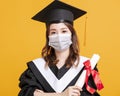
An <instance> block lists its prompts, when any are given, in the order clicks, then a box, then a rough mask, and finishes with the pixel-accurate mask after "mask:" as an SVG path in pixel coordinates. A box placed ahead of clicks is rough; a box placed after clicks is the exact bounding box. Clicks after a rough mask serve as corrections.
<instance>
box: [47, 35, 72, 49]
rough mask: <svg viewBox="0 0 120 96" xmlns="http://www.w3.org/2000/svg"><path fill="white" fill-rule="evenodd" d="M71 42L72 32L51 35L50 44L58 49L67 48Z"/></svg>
mask: <svg viewBox="0 0 120 96" xmlns="http://www.w3.org/2000/svg"><path fill="white" fill-rule="evenodd" d="M71 44H72V41H71V34H55V35H51V36H49V46H51V47H53V48H54V49H55V50H57V51H63V50H66V49H68V48H69V47H70V45H71Z"/></svg>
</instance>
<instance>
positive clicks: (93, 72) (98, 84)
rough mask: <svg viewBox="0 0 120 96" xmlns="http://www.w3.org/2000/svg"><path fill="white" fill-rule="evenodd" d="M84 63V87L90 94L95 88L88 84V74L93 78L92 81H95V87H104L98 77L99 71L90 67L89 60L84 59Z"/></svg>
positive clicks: (99, 88)
mask: <svg viewBox="0 0 120 96" xmlns="http://www.w3.org/2000/svg"><path fill="white" fill-rule="evenodd" d="M84 65H85V70H86V79H85V84H86V89H87V90H88V91H89V92H90V93H91V94H93V93H94V92H95V91H96V89H94V88H92V87H90V86H89V85H88V77H89V76H90V74H91V75H92V77H93V80H94V83H95V85H96V87H97V89H98V90H101V89H102V88H104V86H103V84H102V82H101V80H100V78H99V73H98V72H97V71H96V70H92V69H91V64H90V60H87V61H85V62H84Z"/></svg>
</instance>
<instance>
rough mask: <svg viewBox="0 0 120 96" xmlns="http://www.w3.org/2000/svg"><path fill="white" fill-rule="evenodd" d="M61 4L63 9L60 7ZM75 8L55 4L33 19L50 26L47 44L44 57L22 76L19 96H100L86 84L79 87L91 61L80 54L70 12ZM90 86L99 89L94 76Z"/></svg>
mask: <svg viewBox="0 0 120 96" xmlns="http://www.w3.org/2000/svg"><path fill="white" fill-rule="evenodd" d="M61 5H62V8H60V7H58V6H61ZM51 6H52V8H51ZM53 6H54V7H53ZM63 7H64V9H63ZM68 7H69V8H68ZM55 8H57V9H55ZM65 8H66V9H65ZM71 8H73V7H71V6H69V5H67V4H65V3H63V2H60V1H54V2H52V3H51V4H50V5H49V6H47V7H46V8H45V9H43V10H42V11H41V12H40V13H38V14H37V15H35V16H34V17H33V19H35V20H38V18H39V21H41V22H45V23H46V44H45V47H44V48H43V50H42V57H41V58H38V59H35V60H32V61H30V62H28V63H27V65H28V69H26V70H25V72H23V74H22V75H21V77H20V84H19V87H20V88H21V90H20V92H19V96H100V95H99V94H98V93H97V92H94V93H93V94H91V93H90V92H89V91H88V90H87V89H86V86H85V85H84V87H83V88H80V87H79V86H76V85H75V84H76V81H77V80H78V78H79V76H80V75H81V73H82V72H83V70H84V65H83V63H84V62H85V61H86V60H88V59H89V58H87V57H84V56H80V55H79V43H78V39H77V35H76V31H75V29H74V28H73V20H74V16H75V14H73V12H71V11H70V10H68V9H71ZM46 10H47V12H49V14H48V13H46V12H45V11H46ZM48 10H49V11H48ZM76 10H78V9H76ZM79 11H80V13H81V12H83V11H81V10H79ZM56 13H57V14H56ZM85 13H86V12H83V13H82V15H83V14H85ZM41 14H42V17H41ZM43 14H44V15H43ZM46 14H47V15H46ZM61 14H62V15H61ZM66 14H67V15H66ZM45 15H46V16H47V17H46V16H45ZM79 16H80V15H79ZM43 17H44V20H43ZM41 18H42V19H41ZM46 18H47V19H46ZM94 70H96V71H97V68H96V67H95V69H94ZM88 84H89V86H90V87H92V88H94V89H97V87H96V85H95V83H94V80H93V78H92V76H91V75H90V76H89V79H88Z"/></svg>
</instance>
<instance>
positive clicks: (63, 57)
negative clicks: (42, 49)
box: [55, 49, 69, 68]
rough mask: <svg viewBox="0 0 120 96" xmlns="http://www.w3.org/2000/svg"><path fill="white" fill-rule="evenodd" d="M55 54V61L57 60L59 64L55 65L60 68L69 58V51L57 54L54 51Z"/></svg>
mask: <svg viewBox="0 0 120 96" xmlns="http://www.w3.org/2000/svg"><path fill="white" fill-rule="evenodd" d="M55 54H56V57H57V59H58V60H59V62H58V63H57V67H58V68H61V67H62V66H63V65H64V64H65V61H66V59H67V58H68V56H69V49H67V50H64V51H59V52H58V51H56V52H55Z"/></svg>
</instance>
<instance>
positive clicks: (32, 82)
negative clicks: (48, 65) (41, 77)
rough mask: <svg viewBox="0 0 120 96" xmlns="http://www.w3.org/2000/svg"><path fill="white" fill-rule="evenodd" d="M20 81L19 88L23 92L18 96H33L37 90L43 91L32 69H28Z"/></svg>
mask: <svg viewBox="0 0 120 96" xmlns="http://www.w3.org/2000/svg"><path fill="white" fill-rule="evenodd" d="M19 81H20V83H19V87H20V89H21V90H20V92H19V94H18V96H33V92H34V90H35V89H40V90H42V86H41V85H40V83H38V81H37V79H36V78H35V76H34V74H33V73H32V71H31V70H30V69H27V70H26V71H24V72H23V73H22V74H21V76H20V78H19Z"/></svg>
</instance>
